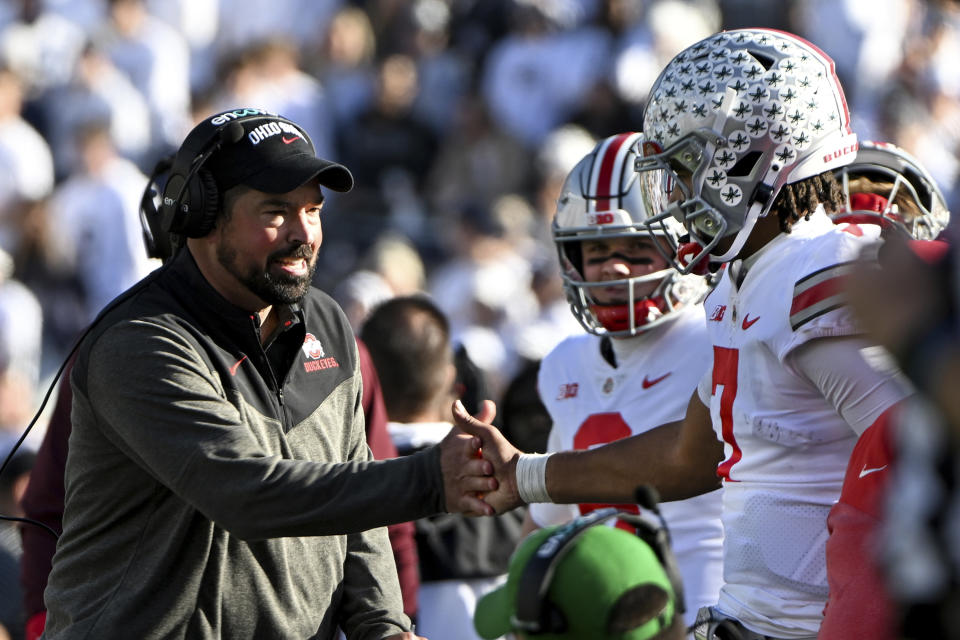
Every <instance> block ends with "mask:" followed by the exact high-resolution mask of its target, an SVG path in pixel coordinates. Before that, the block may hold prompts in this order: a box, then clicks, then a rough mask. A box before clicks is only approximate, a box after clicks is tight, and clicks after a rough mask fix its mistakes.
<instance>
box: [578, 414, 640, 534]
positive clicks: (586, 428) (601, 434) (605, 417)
mask: <svg viewBox="0 0 960 640" xmlns="http://www.w3.org/2000/svg"><path fill="white" fill-rule="evenodd" d="M630 435H633V432H632V431H630V426H629V425H628V424H627V423H626V422H625V421H624V419H623V416H621V415H620V413H619V412H618V413H595V414H593V415H592V416H590V417H589V418H587V419H586V420H584V421H583V424H581V425H580V428H579V429H577V433H576V434H575V435H574V436H573V448H574V449H589V448H590V447H592V446H594V445H600V444H607V443H608V442H613V441H614V440H620V439H621V438H626V437H627V436H630ZM577 506H578V507H579V508H580V514H581V515H586V514H588V513H590V512H591V511H595V510H597V509H602V508H604V507H616V508H618V509H622V510H624V511H629V512H630V513H639V511H640V510H639V509H638V508H637V505H635V504H614V505H610V504H581V505H577ZM617 527H619V528H621V529H626V530H627V531H633V527H631V526H629V525H628V524H626V523H624V522H623V521H620V520H618V521H617Z"/></svg>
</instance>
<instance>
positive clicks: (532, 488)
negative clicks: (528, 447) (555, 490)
mask: <svg viewBox="0 0 960 640" xmlns="http://www.w3.org/2000/svg"><path fill="white" fill-rule="evenodd" d="M551 455H553V454H552V453H522V454H520V458H519V459H518V460H517V493H519V494H520V499H521V500H523V501H524V502H526V503H527V504H532V503H534V502H552V500H550V494H549V493H547V460H548V459H549V458H550V456H551Z"/></svg>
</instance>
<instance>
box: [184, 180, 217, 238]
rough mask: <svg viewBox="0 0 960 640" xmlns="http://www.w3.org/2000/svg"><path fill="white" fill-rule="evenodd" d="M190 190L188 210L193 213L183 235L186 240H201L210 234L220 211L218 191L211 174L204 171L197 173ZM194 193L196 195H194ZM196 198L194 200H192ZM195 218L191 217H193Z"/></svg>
mask: <svg viewBox="0 0 960 640" xmlns="http://www.w3.org/2000/svg"><path fill="white" fill-rule="evenodd" d="M193 184H194V185H195V187H193V188H191V189H190V194H191V195H190V202H191V203H196V204H191V205H190V209H191V211H192V212H193V213H192V214H191V218H190V220H189V224H188V225H187V229H185V230H184V232H183V235H185V236H187V237H188V238H202V237H203V236H205V235H207V234H208V233H210V231H211V230H212V229H213V225H214V223H215V222H216V219H217V211H218V210H219V209H220V190H219V189H218V188H217V181H216V180H215V179H214V177H213V174H212V173H210V172H209V171H207V170H206V169H200V170H199V171H197V177H196V179H195V180H194V182H193ZM194 191H195V192H196V194H194ZM194 198H196V200H194ZM194 215H195V216H196V217H193V216H194Z"/></svg>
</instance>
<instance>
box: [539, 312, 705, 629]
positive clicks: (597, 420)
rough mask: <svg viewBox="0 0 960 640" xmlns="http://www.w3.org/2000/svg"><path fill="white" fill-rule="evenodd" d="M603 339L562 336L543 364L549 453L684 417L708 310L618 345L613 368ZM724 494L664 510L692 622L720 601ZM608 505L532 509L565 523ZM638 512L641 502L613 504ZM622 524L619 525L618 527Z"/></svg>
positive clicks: (547, 520)
mask: <svg viewBox="0 0 960 640" xmlns="http://www.w3.org/2000/svg"><path fill="white" fill-rule="evenodd" d="M600 345H601V340H600V338H598V337H597V336H594V335H590V334H584V335H580V336H573V337H570V338H567V339H565V340H564V341H563V342H561V343H560V344H558V345H557V346H556V347H555V348H554V349H553V351H551V352H550V353H549V354H547V356H546V357H545V358H544V359H543V361H542V363H541V365H540V374H539V380H538V388H539V392H540V398H541V399H542V400H543V403H544V405H546V407H547V410H548V411H549V412H550V417H551V418H552V419H553V428H552V430H551V432H550V439H549V445H548V448H549V450H550V451H566V450H571V449H589V448H592V447H595V446H599V445H603V444H606V443H608V442H613V441H614V440H619V439H621V438H624V437H627V436H630V435H634V434H637V433H643V432H644V431H647V430H649V429H652V428H653V427H657V426H660V425H662V424H665V423H668V422H676V421H677V420H681V419H682V418H683V416H684V415H685V413H686V408H687V404H688V402H689V400H690V396H691V394H692V393H693V392H694V390H695V389H696V388H697V383H698V382H699V381H700V379H701V377H702V376H703V374H704V371H705V370H706V368H707V367H708V366H709V353H710V346H709V342H708V341H707V336H706V329H705V327H704V318H703V308H702V307H701V306H700V305H695V306H691V307H689V308H687V309H684V310H682V311H680V312H678V314H677V317H676V318H675V319H674V320H672V321H670V322H668V323H665V324H663V325H661V326H659V327H655V328H653V329H651V330H649V331H647V332H644V333H642V334H640V335H639V336H637V337H634V338H628V339H625V340H622V341H620V343H619V344H618V345H617V347H618V348H617V354H618V359H619V362H618V366H617V367H616V368H614V367H613V366H611V365H610V363H609V362H607V360H606V359H604V357H603V355H602V354H601V351H600ZM720 493H721V490H718V491H713V492H710V493H708V494H705V495H702V496H697V497H695V498H691V499H689V500H682V501H676V502H665V503H663V504H662V505H660V510H661V513H662V514H663V516H664V518H665V519H666V521H667V525H668V527H669V529H670V535H671V538H672V542H673V550H674V553H675V555H676V557H677V564H678V565H679V569H680V572H681V576H682V579H683V582H684V587H685V593H686V600H687V611H686V617H687V618H688V623H691V624H692V621H693V619H694V618H695V617H696V612H697V609H698V608H699V607H701V606H707V605H711V604H716V601H717V595H718V593H719V590H720V585H721V583H722V555H723V548H722V538H723V529H722V525H721V522H720V510H721V507H722V505H721V500H720ZM604 506H609V505H598V504H581V505H565V504H547V503H536V504H532V505H530V515H531V517H532V518H533V520H534V522H535V523H537V524H538V525H539V526H547V525H551V524H559V523H561V522H566V521H568V520H570V519H572V518H574V517H576V516H578V515H580V514H584V513H588V512H590V511H592V510H594V509H597V508H600V507H604ZM616 506H618V507H620V508H623V509H626V510H630V511H633V512H636V511H637V507H636V505H616ZM621 526H623V525H622V523H621Z"/></svg>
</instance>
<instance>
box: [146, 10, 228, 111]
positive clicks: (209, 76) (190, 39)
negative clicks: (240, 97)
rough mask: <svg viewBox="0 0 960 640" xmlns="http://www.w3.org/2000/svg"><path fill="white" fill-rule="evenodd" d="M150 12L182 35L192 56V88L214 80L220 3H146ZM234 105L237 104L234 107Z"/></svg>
mask: <svg viewBox="0 0 960 640" xmlns="http://www.w3.org/2000/svg"><path fill="white" fill-rule="evenodd" d="M146 3H147V7H148V10H149V12H150V13H151V14H152V15H155V16H156V17H158V18H160V19H161V20H163V21H164V22H166V23H167V24H168V25H170V26H171V27H173V28H174V30H176V31H177V32H178V33H180V34H182V35H183V37H184V38H185V39H186V41H187V46H188V47H189V49H190V51H189V56H190V88H191V89H192V90H198V89H201V88H202V87H204V86H206V85H208V84H210V83H212V82H213V81H214V71H215V69H216V54H215V51H214V45H215V41H216V37H217V23H218V22H219V17H220V1H219V0H146ZM231 106H234V105H231Z"/></svg>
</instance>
